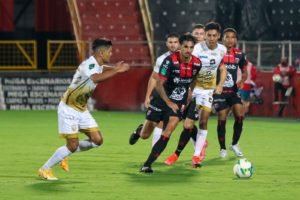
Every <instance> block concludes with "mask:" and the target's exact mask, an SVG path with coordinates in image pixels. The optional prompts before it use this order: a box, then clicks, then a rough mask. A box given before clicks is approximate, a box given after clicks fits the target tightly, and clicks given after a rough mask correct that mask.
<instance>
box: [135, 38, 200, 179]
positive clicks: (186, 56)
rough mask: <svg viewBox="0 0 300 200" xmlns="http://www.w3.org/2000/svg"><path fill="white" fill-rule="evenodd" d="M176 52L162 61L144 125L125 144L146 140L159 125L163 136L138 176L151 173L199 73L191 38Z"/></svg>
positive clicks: (183, 40)
mask: <svg viewBox="0 0 300 200" xmlns="http://www.w3.org/2000/svg"><path fill="white" fill-rule="evenodd" d="M179 43H180V51H178V52H175V53H173V54H171V55H170V56H168V57H167V58H165V60H164V61H163V62H162V64H161V66H160V70H159V74H158V77H157V83H156V87H155V91H154V93H153V97H152V99H151V102H150V105H149V108H148V110H147V113H146V121H145V123H144V125H143V126H142V127H138V128H137V130H136V131H135V132H134V133H133V134H131V136H130V139H129V142H130V144H135V143H136V142H137V140H138V139H139V138H140V137H141V138H142V139H147V138H149V137H150V135H151V131H148V130H149V129H150V130H153V127H155V126H156V125H157V123H158V122H160V121H163V122H164V126H163V133H162V135H161V137H160V139H159V140H158V141H157V142H156V143H155V145H154V146H153V147H152V151H151V153H150V155H149V157H148V159H147V160H146V162H145V163H144V165H143V167H142V168H141V170H140V171H141V172H144V173H152V172H153V170H152V168H151V165H152V163H153V162H154V161H155V160H156V159H157V158H158V156H159V155H160V154H161V153H162V152H163V150H164V149H165V147H166V146H167V143H168V140H169V138H170V136H171V134H172V132H173V131H174V130H175V128H176V126H177V125H178V123H179V121H180V120H181V117H182V108H183V107H184V105H185V104H186V102H187V98H188V90H189V87H190V86H191V84H192V82H193V81H194V80H195V77H196V75H197V74H198V72H199V70H200V69H201V61H200V60H199V59H198V58H196V57H195V56H193V55H192V51H193V49H194V45H195V44H196V41H195V39H194V37H193V36H191V35H182V36H181V37H180V38H179Z"/></svg>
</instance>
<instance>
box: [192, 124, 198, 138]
mask: <svg viewBox="0 0 300 200" xmlns="http://www.w3.org/2000/svg"><path fill="white" fill-rule="evenodd" d="M197 133H198V129H197V127H196V126H195V125H194V127H193V130H192V132H191V138H192V139H193V140H194V142H196V141H197Z"/></svg>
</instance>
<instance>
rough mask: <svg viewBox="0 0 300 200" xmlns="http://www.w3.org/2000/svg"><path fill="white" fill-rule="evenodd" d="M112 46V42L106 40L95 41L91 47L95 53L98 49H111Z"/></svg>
mask: <svg viewBox="0 0 300 200" xmlns="http://www.w3.org/2000/svg"><path fill="white" fill-rule="evenodd" d="M111 46H112V42H111V41H110V40H107V39H99V38H98V39H95V40H94V41H93V45H92V49H93V51H96V50H97V49H98V48H99V47H106V48H107V47H111Z"/></svg>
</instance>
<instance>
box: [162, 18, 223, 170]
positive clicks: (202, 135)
mask: <svg viewBox="0 0 300 200" xmlns="http://www.w3.org/2000/svg"><path fill="white" fill-rule="evenodd" d="M220 31H221V27H220V25H219V24H218V23H216V22H210V23H208V24H206V26H205V41H203V42H200V43H198V44H197V45H196V46H195V48H194V51H193V55H194V56H196V57H197V58H199V59H200V60H201V63H202V68H201V70H200V72H199V73H198V75H197V81H196V86H195V88H194V90H193V95H192V96H193V98H194V101H191V105H189V107H190V108H191V109H189V110H190V112H194V109H193V106H196V107H197V108H198V109H199V116H200V119H199V128H200V129H199V130H198V132H197V136H196V144H195V151H194V155H193V157H192V166H193V167H199V166H201V160H202V159H203V157H200V152H201V151H202V149H203V146H204V145H205V141H206V137H207V123H208V118H209V116H210V113H211V110H212V102H213V93H216V94H221V92H222V89H223V84H224V81H225V78H226V74H227V70H226V67H225V66H224V64H222V59H223V57H224V55H225V53H226V47H225V46H223V45H222V44H219V43H218V39H219V38H220V36H221V34H220ZM218 70H219V73H220V81H219V83H218V85H217V84H216V79H217V71H218ZM188 116H193V115H191V114H190V115H188ZM196 120H197V119H196V117H194V118H190V117H187V118H186V119H185V122H184V131H183V132H182V133H181V135H180V138H179V141H178V146H177V148H176V150H175V152H174V153H173V154H172V155H171V156H169V157H168V158H167V159H166V160H165V163H166V164H167V165H172V164H174V163H175V162H176V161H177V159H178V157H179V156H180V153H181V152H182V151H183V149H184V148H185V146H186V144H187V143H188V141H189V139H190V137H191V133H192V132H194V131H193V129H195V128H196V126H194V123H195V121H196ZM196 130H197V129H196Z"/></svg>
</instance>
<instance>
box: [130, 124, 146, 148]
mask: <svg viewBox="0 0 300 200" xmlns="http://www.w3.org/2000/svg"><path fill="white" fill-rule="evenodd" d="M142 128H143V124H140V125H139V126H138V127H137V129H136V130H135V131H134V132H133V133H132V134H131V135H130V138H129V144H130V145H134V144H135V143H136V142H137V141H138V140H139V138H140V132H141V130H142Z"/></svg>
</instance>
